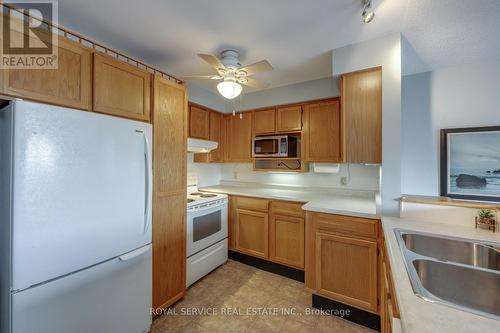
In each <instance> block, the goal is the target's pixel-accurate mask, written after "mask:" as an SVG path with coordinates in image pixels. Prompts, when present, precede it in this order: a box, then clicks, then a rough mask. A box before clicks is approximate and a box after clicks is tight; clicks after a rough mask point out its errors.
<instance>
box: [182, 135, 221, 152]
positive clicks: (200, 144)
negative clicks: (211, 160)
mask: <svg viewBox="0 0 500 333" xmlns="http://www.w3.org/2000/svg"><path fill="white" fill-rule="evenodd" d="M217 146H218V143H217V142H215V141H208V140H201V139H194V138H188V149H187V150H188V152H190V153H208V152H209V151H211V150H214V149H217Z"/></svg>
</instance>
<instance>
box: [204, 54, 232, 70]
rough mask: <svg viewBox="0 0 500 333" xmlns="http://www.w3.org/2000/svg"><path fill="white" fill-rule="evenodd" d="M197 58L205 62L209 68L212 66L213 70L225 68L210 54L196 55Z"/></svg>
mask: <svg viewBox="0 0 500 333" xmlns="http://www.w3.org/2000/svg"><path fill="white" fill-rule="evenodd" d="M198 57H200V58H201V59H203V60H205V61H206V62H207V63H208V64H209V65H210V66H212V67H213V68H215V69H219V68H226V66H224V64H223V63H222V62H220V60H219V59H218V58H217V57H215V56H213V55H211V54H203V53H198Z"/></svg>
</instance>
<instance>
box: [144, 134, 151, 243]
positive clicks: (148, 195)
mask: <svg viewBox="0 0 500 333" xmlns="http://www.w3.org/2000/svg"><path fill="white" fill-rule="evenodd" d="M143 137H144V158H145V160H146V170H145V179H146V199H145V200H144V233H147V232H148V229H149V225H150V219H151V201H152V200H151V199H152V198H151V197H152V193H153V191H152V188H153V186H152V185H153V184H152V177H151V156H150V154H149V140H148V138H147V137H146V134H145V133H144V134H143Z"/></svg>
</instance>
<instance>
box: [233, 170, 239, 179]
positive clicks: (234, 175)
mask: <svg viewBox="0 0 500 333" xmlns="http://www.w3.org/2000/svg"><path fill="white" fill-rule="evenodd" d="M233 179H238V172H236V171H235V172H233Z"/></svg>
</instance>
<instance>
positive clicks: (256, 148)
mask: <svg viewBox="0 0 500 333" xmlns="http://www.w3.org/2000/svg"><path fill="white" fill-rule="evenodd" d="M280 139H281V137H276V136H266V137H260V138H259V137H257V138H254V139H253V147H252V154H253V156H254V157H279V156H281V154H280Z"/></svg>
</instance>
